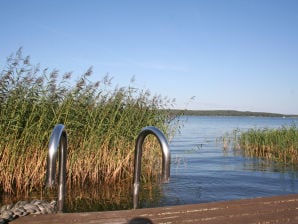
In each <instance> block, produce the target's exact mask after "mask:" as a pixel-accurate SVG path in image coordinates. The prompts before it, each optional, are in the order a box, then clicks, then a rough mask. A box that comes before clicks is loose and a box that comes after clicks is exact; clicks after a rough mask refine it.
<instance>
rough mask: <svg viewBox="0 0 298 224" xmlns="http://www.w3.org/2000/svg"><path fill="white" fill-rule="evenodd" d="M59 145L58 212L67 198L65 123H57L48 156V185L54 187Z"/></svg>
mask: <svg viewBox="0 0 298 224" xmlns="http://www.w3.org/2000/svg"><path fill="white" fill-rule="evenodd" d="M58 147H59V181H58V205H57V210H58V212H62V210H63V205H64V199H65V184H66V157H67V134H66V131H65V128H64V125H62V124H57V125H56V126H55V127H54V130H53V132H52V135H51V138H50V142H49V154H48V157H47V174H46V187H49V188H52V187H53V186H54V184H55V176H56V163H57V154H58Z"/></svg>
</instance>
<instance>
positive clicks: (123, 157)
mask: <svg viewBox="0 0 298 224" xmlns="http://www.w3.org/2000/svg"><path fill="white" fill-rule="evenodd" d="M71 75H72V74H71V73H65V74H64V75H63V76H62V77H60V76H59V72H58V71H57V70H53V71H49V69H41V68H40V66H39V65H32V64H31V63H30V57H29V56H27V57H24V56H23V55H22V49H19V50H18V51H17V52H16V54H15V55H11V56H10V57H8V59H7V64H6V65H5V67H4V68H3V70H2V71H1V73H0V161H1V163H0V171H1V172H0V180H1V184H0V191H1V189H2V191H5V192H25V191H28V192H30V191H32V190H33V189H35V188H41V187H42V186H43V183H44V173H45V161H46V155H47V146H48V141H49V137H50V134H51V132H52V130H53V127H54V126H55V125H56V124H58V123H62V124H64V125H65V126H66V130H67V134H68V136H69V153H68V164H67V169H68V184H69V185H82V184H84V183H88V182H92V183H101V182H107V183H113V182H121V181H122V180H124V179H127V178H130V176H131V174H132V166H133V156H134V154H133V150H134V141H135V138H136V136H137V134H138V132H139V131H140V130H141V128H143V127H144V126H147V125H154V126H156V127H158V128H160V129H161V130H162V131H163V132H164V133H165V134H166V135H167V134H168V133H170V130H169V129H170V126H169V123H168V121H169V120H170V119H171V117H170V115H169V113H168V110H166V109H167V107H168V106H169V105H170V104H171V101H170V100H168V99H167V98H161V97H160V96H156V95H151V93H150V92H149V91H148V90H139V89H137V88H134V87H132V86H131V85H129V86H128V87H121V88H119V87H113V86H112V83H111V80H112V78H111V77H109V76H105V77H103V79H102V80H100V81H97V82H93V81H91V78H90V77H91V75H92V68H90V69H88V70H87V71H86V72H85V73H84V74H83V75H82V76H80V77H79V79H78V80H77V81H73V80H72V78H71ZM148 144H149V145H150V144H151V143H148ZM154 144H155V143H154ZM151 145H152V144H151ZM155 148H156V144H155ZM153 155H154V153H153V152H152V157H151V159H147V160H146V162H147V163H149V164H145V166H151V167H153V166H154V164H155V163H157V159H156V158H155V157H154V156H153ZM151 174H152V175H153V174H154V171H152V172H151V171H150V175H151ZM150 175H149V176H150Z"/></svg>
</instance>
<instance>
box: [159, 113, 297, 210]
mask: <svg viewBox="0 0 298 224" xmlns="http://www.w3.org/2000/svg"><path fill="white" fill-rule="evenodd" d="M182 119H183V121H184V122H183V123H184V125H183V127H182V129H181V132H180V133H178V134H176V136H175V137H174V138H173V139H172V140H171V142H170V149H171V153H172V164H171V180H170V183H168V184H165V185H162V188H161V189H162V198H161V200H160V201H159V202H158V206H165V205H178V204H190V203H202V202H212V201H223V200H233V199H243V198H253V197H263V196H274V195H283V194H291V193H298V172H297V170H293V169H292V168H290V167H289V168H285V167H281V166H279V165H278V164H274V163H270V162H266V161H264V160H261V159H256V158H246V157H243V156H242V155H241V153H240V151H238V153H237V151H235V150H233V149H232V148H229V149H227V150H223V142H222V141H219V140H218V139H220V137H222V136H227V135H228V134H231V133H232V132H233V130H235V129H238V130H239V131H245V130H248V129H249V128H279V127H282V126H289V125H293V124H295V125H296V126H297V125H298V119H297V118H296V119H294V118H269V117H220V116H219V117H215V116H212V117H209V116H206V117H205V116H185V117H182Z"/></svg>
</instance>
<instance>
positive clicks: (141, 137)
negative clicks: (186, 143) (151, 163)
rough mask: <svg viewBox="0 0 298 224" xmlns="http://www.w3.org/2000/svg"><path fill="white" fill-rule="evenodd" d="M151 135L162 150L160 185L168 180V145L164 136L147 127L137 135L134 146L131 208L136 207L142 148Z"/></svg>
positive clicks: (169, 156) (153, 128) (158, 131)
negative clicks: (147, 137)
mask: <svg viewBox="0 0 298 224" xmlns="http://www.w3.org/2000/svg"><path fill="white" fill-rule="evenodd" d="M149 134H153V135H154V136H155V137H156V138H157V139H158V142H159V144H160V146H161V149H162V174H161V181H162V183H167V182H169V180H170V162H171V153H170V149H169V145H168V142H167V139H166V137H165V136H164V134H163V133H162V132H161V131H160V130H159V129H158V128H156V127H154V126H147V127H145V128H143V129H142V130H141V132H140V133H139V135H138V137H137V140H136V146H135V160H134V177H133V208H134V209H136V208H137V206H138V198H139V188H140V175H141V160H142V146H143V143H144V140H145V138H146V136H147V135H149Z"/></svg>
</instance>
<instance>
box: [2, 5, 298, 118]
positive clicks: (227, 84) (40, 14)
mask: <svg viewBox="0 0 298 224" xmlns="http://www.w3.org/2000/svg"><path fill="white" fill-rule="evenodd" d="M297 12H298V1H297V0H179V1H178V0H150V1H145V0H138V1H133V0H126V1H124V0H118V1H116V0H86V1H83V0H81V1H79V0H69V1H66V0H48V1H45V0H26V1H19V0H0V29H1V34H0V68H3V66H4V65H5V63H6V58H7V57H8V56H9V55H11V53H14V52H16V51H17V50H18V49H19V48H20V47H22V48H23V54H24V55H30V57H31V62H32V63H36V64H37V63H40V64H41V66H43V67H47V68H50V69H58V70H59V71H60V73H61V74H63V73H65V72H70V71H72V72H73V76H74V77H76V76H79V75H81V74H83V73H84V72H85V71H86V70H87V69H88V68H89V67H90V66H92V67H93V76H92V77H93V79H94V80H100V79H102V77H104V76H105V75H106V74H109V75H110V76H111V77H113V83H114V84H115V85H119V86H127V85H129V84H130V80H131V78H132V77H134V78H135V82H134V83H133V85H134V86H135V87H137V88H140V89H149V90H150V92H151V93H152V94H160V95H162V96H164V97H168V98H170V99H175V100H176V101H175V105H174V108H177V109H191V110H239V111H254V112H272V113H283V114H298V13H297Z"/></svg>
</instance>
